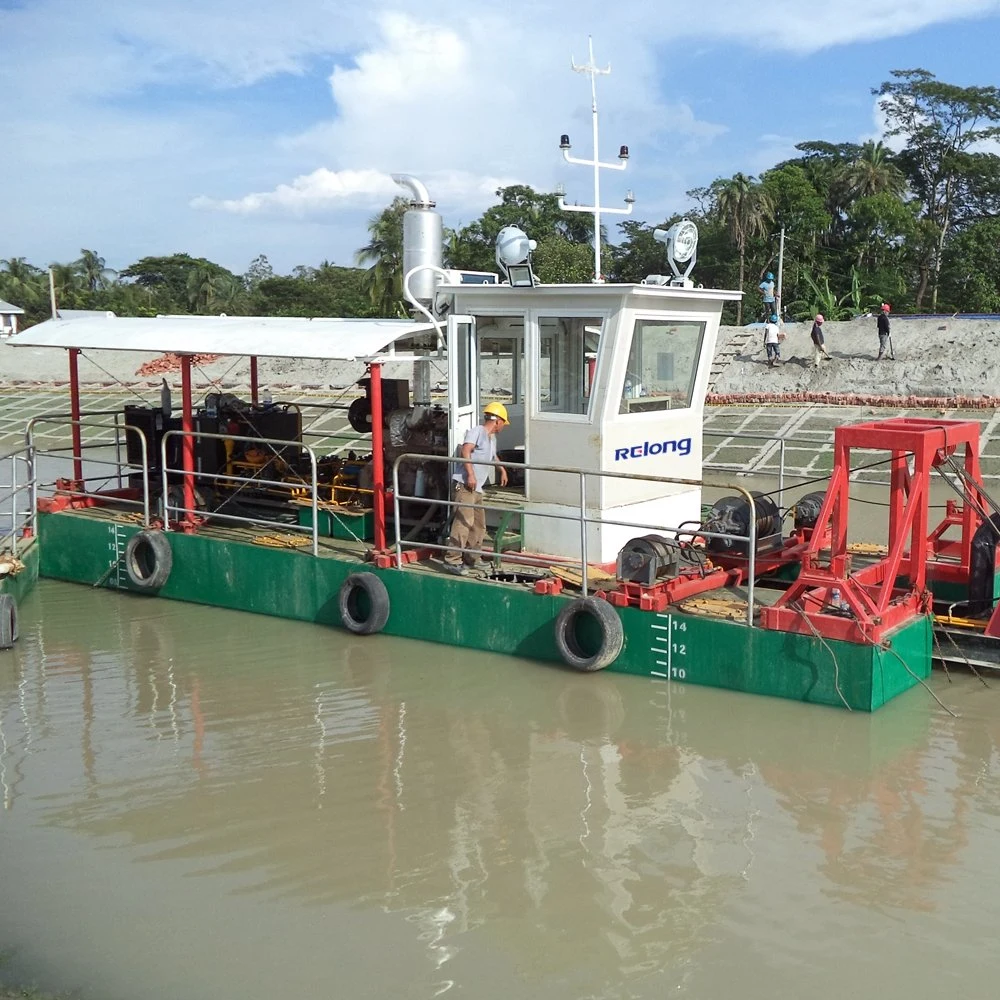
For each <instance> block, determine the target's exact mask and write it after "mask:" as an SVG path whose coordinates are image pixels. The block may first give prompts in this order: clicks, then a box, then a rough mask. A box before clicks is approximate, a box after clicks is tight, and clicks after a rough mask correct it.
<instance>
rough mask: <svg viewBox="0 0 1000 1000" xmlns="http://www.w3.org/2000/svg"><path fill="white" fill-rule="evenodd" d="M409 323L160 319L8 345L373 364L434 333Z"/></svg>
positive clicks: (50, 331) (77, 326) (77, 325)
mask: <svg viewBox="0 0 1000 1000" xmlns="http://www.w3.org/2000/svg"><path fill="white" fill-rule="evenodd" d="M433 329H434V328H433V326H431V324H430V323H414V322H411V321H410V320H406V319H298V318H291V317H281V316H266V317H264V316H157V317H156V318H155V319H128V318H124V317H119V316H115V315H114V313H105V314H102V315H101V316H98V317H92V316H86V317H75V318H73V319H50V320H46V321H45V322H44V323H39V324H38V325H37V326H33V327H31V328H30V329H28V330H25V331H24V332H23V333H19V334H17V335H16V336H14V337H11V338H9V340H8V343H9V344H11V345H12V346H14V347H67V348H68V347H79V348H81V349H82V350H102V351H147V352H149V353H152V354H161V353H164V352H167V351H172V352H173V353H175V354H223V355H233V356H235V355H256V356H257V357H262V358H318V359H321V360H329V361H356V360H359V359H362V358H370V357H373V356H374V355H375V354H377V353H378V352H379V351H381V350H382V349H383V348H384V347H387V346H388V345H389V344H391V343H392V342H393V341H396V340H400V339H401V338H404V337H410V336H413V335H414V334H418V333H425V332H427V331H429V330H433Z"/></svg>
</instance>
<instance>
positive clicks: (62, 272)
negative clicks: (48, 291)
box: [49, 262, 83, 309]
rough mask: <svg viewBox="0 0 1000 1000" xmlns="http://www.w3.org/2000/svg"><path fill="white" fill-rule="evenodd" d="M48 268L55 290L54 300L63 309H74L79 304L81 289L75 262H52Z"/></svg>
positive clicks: (79, 276)
mask: <svg viewBox="0 0 1000 1000" xmlns="http://www.w3.org/2000/svg"><path fill="white" fill-rule="evenodd" d="M49 270H50V271H51V272H52V284H53V285H54V286H55V290H56V302H57V303H58V304H59V305H60V306H62V307H63V308H65V309H75V308H76V307H77V306H78V305H79V304H80V302H79V297H80V292H81V291H82V290H83V281H82V276H81V274H80V270H79V268H78V267H77V265H76V264H75V263H74V264H59V263H55V262H53V263H52V264H50V265H49Z"/></svg>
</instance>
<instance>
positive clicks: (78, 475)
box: [69, 347, 83, 490]
mask: <svg viewBox="0 0 1000 1000" xmlns="http://www.w3.org/2000/svg"><path fill="white" fill-rule="evenodd" d="M79 356H80V348H79V347H71V348H70V349H69V412H70V419H71V420H72V421H73V481H74V482H75V483H76V484H77V485H76V486H75V487H74V489H77V490H82V489H83V432H82V430H81V428H80V371H79V367H78V364H77V359H78V358H79Z"/></svg>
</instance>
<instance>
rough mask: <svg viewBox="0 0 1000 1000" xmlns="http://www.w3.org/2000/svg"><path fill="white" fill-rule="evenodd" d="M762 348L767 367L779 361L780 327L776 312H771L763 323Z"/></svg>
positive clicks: (771, 366)
mask: <svg viewBox="0 0 1000 1000" xmlns="http://www.w3.org/2000/svg"><path fill="white" fill-rule="evenodd" d="M764 350H765V351H766V352H767V367H768V368H773V367H774V366H775V365H776V364H777V363H778V362H779V361H781V328H780V326H779V325H778V314H777V313H771V315H770V316H769V317H768V319H767V322H766V323H765V324H764Z"/></svg>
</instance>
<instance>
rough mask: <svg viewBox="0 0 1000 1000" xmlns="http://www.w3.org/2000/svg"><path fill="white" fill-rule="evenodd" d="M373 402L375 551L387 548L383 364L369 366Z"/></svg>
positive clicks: (374, 362)
mask: <svg viewBox="0 0 1000 1000" xmlns="http://www.w3.org/2000/svg"><path fill="white" fill-rule="evenodd" d="M368 374H369V375H370V376H371V385H370V391H371V403H372V492H373V496H372V501H373V506H374V517H373V521H374V528H375V551H376V552H381V551H382V550H383V549H385V450H384V447H383V444H382V365H381V364H380V363H379V362H377V361H373V362H372V363H371V364H370V365H369V366H368Z"/></svg>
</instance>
